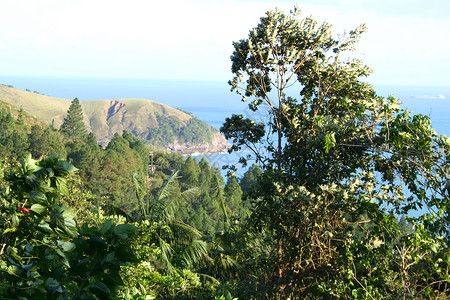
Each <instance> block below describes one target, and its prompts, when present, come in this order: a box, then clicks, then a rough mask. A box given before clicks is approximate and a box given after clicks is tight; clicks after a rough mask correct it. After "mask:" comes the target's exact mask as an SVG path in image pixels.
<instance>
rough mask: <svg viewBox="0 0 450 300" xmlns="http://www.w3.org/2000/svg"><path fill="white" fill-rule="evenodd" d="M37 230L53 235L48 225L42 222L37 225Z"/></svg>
mask: <svg viewBox="0 0 450 300" xmlns="http://www.w3.org/2000/svg"><path fill="white" fill-rule="evenodd" d="M38 228H39V229H40V230H42V231H43V232H45V233H53V229H52V228H51V227H50V224H48V223H47V222H43V223H41V224H39V225H38Z"/></svg>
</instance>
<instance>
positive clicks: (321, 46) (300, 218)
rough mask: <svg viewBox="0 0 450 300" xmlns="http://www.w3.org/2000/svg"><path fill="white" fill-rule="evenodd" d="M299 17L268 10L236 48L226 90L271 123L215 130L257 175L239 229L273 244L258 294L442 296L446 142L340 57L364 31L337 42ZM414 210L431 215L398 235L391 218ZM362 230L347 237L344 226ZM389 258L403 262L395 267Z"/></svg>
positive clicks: (361, 68)
mask: <svg viewBox="0 0 450 300" xmlns="http://www.w3.org/2000/svg"><path fill="white" fill-rule="evenodd" d="M299 16H300V11H299V10H297V9H294V11H292V12H291V13H290V14H285V13H283V12H281V11H279V10H275V11H270V12H268V13H267V14H266V16H265V17H263V18H261V21H260V23H259V24H258V25H257V26H256V27H255V28H254V29H252V30H250V33H249V36H248V38H247V39H244V40H241V41H240V42H238V43H234V48H235V50H234V52H233V55H232V57H231V60H232V72H233V73H234V74H235V77H234V78H233V80H231V81H230V82H229V83H230V85H231V86H232V90H234V91H236V92H238V93H239V94H241V95H242V100H243V101H247V99H251V100H252V101H251V102H250V103H249V108H250V109H251V110H252V111H255V112H256V113H260V114H261V113H263V112H265V111H268V119H267V122H265V123H263V122H256V121H255V120H252V119H251V118H244V117H243V116H242V115H233V116H232V117H231V118H227V119H226V122H225V124H224V125H223V127H222V128H221V131H222V132H223V133H224V134H225V137H226V138H227V139H232V140H233V143H234V145H233V147H232V150H239V149H240V148H241V147H243V146H246V147H248V148H249V149H250V150H251V151H253V154H254V156H255V158H256V160H257V161H259V162H260V163H261V164H262V167H263V174H262V176H261V179H260V180H259V181H258V186H257V188H256V189H254V191H253V193H252V196H253V198H254V201H255V203H256V205H255V208H254V210H253V212H252V215H251V217H250V220H249V223H248V224H246V225H245V226H248V228H251V229H253V232H254V235H255V236H261V234H262V235H263V236H264V239H266V240H272V241H273V242H271V243H267V244H266V245H267V246H268V248H269V253H270V255H269V256H268V257H267V256H266V257H264V259H261V260H260V261H261V265H260V266H259V268H260V269H259V270H258V273H259V274H260V275H259V280H260V281H259V282H258V283H257V284H258V285H260V286H262V288H261V287H259V288H258V289H259V290H262V291H263V292H262V294H260V296H265V295H266V294H268V295H269V296H270V297H281V298H287V297H293V296H295V297H302V298H307V297H336V296H337V295H352V297H371V298H379V297H383V296H386V295H387V296H388V297H393V298H394V297H400V296H406V295H414V296H417V295H420V296H423V295H426V294H428V295H437V294H439V293H441V292H442V291H443V293H445V292H446V291H447V292H448V283H449V281H448V278H447V277H446V276H441V275H439V274H442V273H441V272H443V273H445V274H448V272H447V271H446V270H448V269H447V268H448V266H449V263H448V252H446V251H448V242H447V241H448V240H447V237H448V229H449V226H448V223H446V221H445V220H446V218H448V212H447V210H446V205H447V204H446V203H447V201H448V197H449V196H448V190H445V189H446V187H447V180H448V179H449V178H448V176H449V175H448V174H449V173H448V171H449V170H450V166H449V164H450V160H447V155H448V153H449V151H450V140H449V139H448V138H446V137H438V136H437V135H436V133H435V132H434V130H433V129H432V128H431V126H430V121H429V119H428V118H427V117H424V116H420V115H419V116H414V117H411V116H410V115H409V113H408V112H406V111H402V110H400V108H399V104H400V102H399V101H398V100H396V99H394V98H393V97H389V98H382V97H379V96H377V95H376V93H375V91H374V88H373V87H372V86H371V85H370V84H369V83H367V82H366V81H363V80H362V78H363V77H366V76H367V75H369V74H370V72H371V71H370V69H369V68H368V67H367V66H365V65H364V64H363V63H362V62H361V61H359V60H351V59H347V57H348V54H347V52H348V51H351V50H353V47H354V45H355V43H356V42H357V41H358V40H359V38H360V36H361V34H362V33H363V32H364V31H365V26H364V25H363V26H360V27H358V28H356V29H355V30H353V31H350V32H349V33H348V34H344V35H341V36H340V37H339V38H334V37H333V34H332V32H331V25H329V24H328V23H323V24H321V25H319V24H318V23H317V22H316V21H315V20H314V19H312V18H305V19H302V20H300V19H299ZM295 91H297V92H299V93H298V96H299V98H298V99H296V98H294V94H295V93H296V92H295ZM272 133H274V134H275V136H274V137H273V136H271V134H272ZM264 137H267V138H264ZM242 162H243V163H246V160H245V159H243V160H242ZM421 207H427V209H430V210H432V211H434V212H435V213H434V214H423V215H422V216H420V217H417V218H412V217H409V218H408V221H412V222H413V223H416V224H418V225H417V226H416V229H415V234H412V235H409V236H408V237H407V238H400V236H402V235H403V234H402V233H401V230H399V227H398V222H397V220H396V217H395V214H396V213H397V214H398V213H402V214H408V212H410V211H411V209H417V208H421ZM367 223H370V224H371V226H370V227H366V228H365V230H366V231H364V232H365V235H362V236H361V237H355V236H354V235H353V232H354V230H353V229H354V228H355V227H361V228H362V227H363V226H364V224H367ZM444 237H445V238H444ZM430 245H433V246H432V248H430ZM393 248H394V249H396V250H395V251H397V252H395V251H394V252H392V249H393ZM405 249H406V250H405ZM408 249H409V250H408ZM411 249H413V250H411ZM403 250H405V251H403ZM408 251H409V252H408ZM393 253H394V254H393ZM395 253H402V255H403V256H402V257H404V258H409V259H410V260H409V261H408V263H403V264H402V263H400V262H399V261H398V258H397V256H396V254H395ZM437 258H439V259H441V261H442V264H440V265H438V266H437V267H436V269H435V270H434V271H433V270H432V268H433V267H431V265H429V263H430V261H432V260H433V259H437ZM373 265H376V266H377V268H376V269H374V268H372V266H373ZM431 273H432V274H433V275H430V274H431ZM393 274H400V275H398V276H397V275H393ZM419 274H422V275H423V276H422V275H419ZM421 276H422V277H421ZM419 278H421V279H419ZM424 278H425V279H424ZM421 280H422V281H421Z"/></svg>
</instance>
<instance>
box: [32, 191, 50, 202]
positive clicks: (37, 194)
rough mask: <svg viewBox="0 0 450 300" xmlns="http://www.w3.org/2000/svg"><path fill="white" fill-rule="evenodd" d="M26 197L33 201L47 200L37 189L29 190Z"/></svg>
mask: <svg viewBox="0 0 450 300" xmlns="http://www.w3.org/2000/svg"><path fill="white" fill-rule="evenodd" d="M28 198H30V199H31V200H32V201H33V202H38V203H45V202H46V201H47V196H45V194H43V193H41V192H39V191H31V192H30V193H29V194H28Z"/></svg>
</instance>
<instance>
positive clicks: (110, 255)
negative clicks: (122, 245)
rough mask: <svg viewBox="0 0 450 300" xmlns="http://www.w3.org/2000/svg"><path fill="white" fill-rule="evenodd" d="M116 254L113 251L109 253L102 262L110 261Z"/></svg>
mask: <svg viewBox="0 0 450 300" xmlns="http://www.w3.org/2000/svg"><path fill="white" fill-rule="evenodd" d="M115 256H116V252H115V251H112V252H110V253H108V255H106V256H105V258H103V260H102V263H110V262H112V261H113V260H114V258H115Z"/></svg>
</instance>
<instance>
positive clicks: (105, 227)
mask: <svg viewBox="0 0 450 300" xmlns="http://www.w3.org/2000/svg"><path fill="white" fill-rule="evenodd" d="M111 227H112V222H111V220H108V219H107V220H104V221H103V223H102V224H100V233H101V234H105V233H106V232H108V231H109V230H110V229H111Z"/></svg>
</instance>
